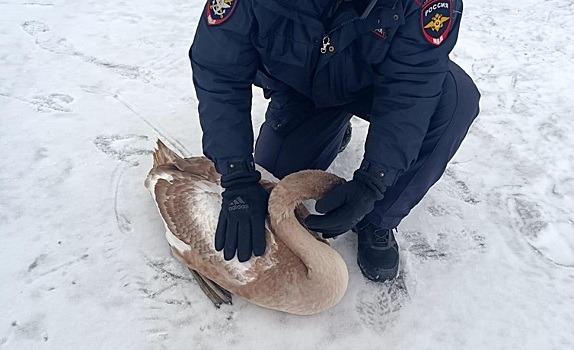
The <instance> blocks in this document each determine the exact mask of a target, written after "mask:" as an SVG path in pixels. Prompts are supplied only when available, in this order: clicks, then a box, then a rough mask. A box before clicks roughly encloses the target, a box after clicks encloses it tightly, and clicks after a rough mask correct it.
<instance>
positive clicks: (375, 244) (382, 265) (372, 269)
mask: <svg viewBox="0 0 574 350" xmlns="http://www.w3.org/2000/svg"><path fill="white" fill-rule="evenodd" d="M394 230H396V229H384V228H378V227H376V226H375V225H373V224H372V223H371V222H370V221H368V220H367V219H363V220H361V221H360V222H359V223H358V224H357V226H355V228H354V229H353V231H355V232H356V233H357V235H358V237H359V252H358V253H357V263H358V264H359V267H360V268H361V272H362V273H363V275H365V277H367V278H368V279H370V280H371V281H374V282H384V281H389V280H392V279H394V278H395V277H397V274H398V272H399V245H398V244H397V241H396V240H395V235H394V233H393V231H394Z"/></svg>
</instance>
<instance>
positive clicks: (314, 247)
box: [269, 170, 346, 273]
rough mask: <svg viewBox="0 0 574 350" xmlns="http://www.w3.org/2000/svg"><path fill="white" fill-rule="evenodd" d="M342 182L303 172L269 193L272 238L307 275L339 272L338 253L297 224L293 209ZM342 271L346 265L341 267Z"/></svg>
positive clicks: (340, 260) (282, 182)
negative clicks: (298, 259) (320, 271)
mask: <svg viewBox="0 0 574 350" xmlns="http://www.w3.org/2000/svg"><path fill="white" fill-rule="evenodd" d="M342 181H343V180H341V179H339V178H338V177H337V176H335V175H333V174H329V173H326V172H323V171H318V170H306V171H302V172H298V173H295V174H292V175H289V176H287V177H286V178H284V179H283V180H282V181H281V182H280V183H279V184H278V185H277V186H276V187H275V188H274V189H273V191H272V192H271V197H270V198H269V214H270V217H271V225H272V226H273V229H274V230H273V231H274V233H275V235H276V236H277V237H278V238H279V239H280V240H281V241H283V243H285V245H286V246H287V247H288V248H289V249H290V250H291V251H292V252H293V253H294V254H295V255H296V256H298V257H299V258H300V259H301V261H302V262H303V263H304V264H305V266H306V267H307V269H308V272H309V273H312V272H313V271H316V272H319V271H318V270H319V269H322V270H325V269H326V268H334V269H340V268H341V264H342V265H344V261H343V260H342V259H341V257H340V256H339V254H338V253H336V252H335V251H334V250H333V249H332V248H331V247H329V246H328V245H327V244H325V243H323V242H319V241H318V240H317V239H315V237H313V236H312V235H311V234H310V233H309V232H308V231H307V230H306V229H305V228H304V227H303V226H301V224H300V223H299V221H298V220H297V218H296V216H295V213H294V211H295V208H296V206H297V205H299V204H300V203H302V202H303V201H305V200H308V199H319V198H321V197H322V196H323V195H324V194H325V193H327V192H328V191H329V190H330V189H331V188H333V187H335V186H336V185H338V184H340V183H341V182H342ZM345 270H346V265H345Z"/></svg>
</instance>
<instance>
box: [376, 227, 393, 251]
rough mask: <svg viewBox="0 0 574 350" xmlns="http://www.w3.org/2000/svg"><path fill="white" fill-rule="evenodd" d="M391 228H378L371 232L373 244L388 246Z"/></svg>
mask: <svg viewBox="0 0 574 350" xmlns="http://www.w3.org/2000/svg"><path fill="white" fill-rule="evenodd" d="M392 231H393V229H378V230H375V232H373V234H374V236H375V244H377V245H380V246H387V247H388V246H389V245H390V243H391V241H390V238H391V232H392Z"/></svg>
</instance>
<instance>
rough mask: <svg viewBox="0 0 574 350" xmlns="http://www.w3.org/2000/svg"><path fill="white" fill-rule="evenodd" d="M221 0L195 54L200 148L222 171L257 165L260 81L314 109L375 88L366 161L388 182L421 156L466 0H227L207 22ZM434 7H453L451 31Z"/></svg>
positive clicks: (202, 27) (448, 18)
mask: <svg viewBox="0 0 574 350" xmlns="http://www.w3.org/2000/svg"><path fill="white" fill-rule="evenodd" d="M217 1H223V0H209V1H208V3H207V5H206V8H205V9H204V13H203V15H202V17H201V19H200V21H199V26H198V29H197V32H196V35H195V39H194V42H193V45H192V47H191V49H190V59H191V63H192V68H193V81H194V85H195V89H196V92H197V98H198V100H199V116H200V122H201V126H202V129H203V150H204V153H205V155H206V156H207V157H209V158H210V159H212V160H213V161H214V162H215V163H216V166H217V169H218V171H219V172H220V173H226V171H227V169H226V168H227V167H226V164H228V162H230V161H237V160H243V159H245V160H247V161H248V162H250V163H252V159H253V158H252V152H253V130H252V124H251V98H252V90H251V89H252V85H253V84H254V83H255V81H257V82H258V85H262V86H263V87H266V88H268V89H271V90H280V89H284V88H285V87H286V86H288V87H290V88H292V89H294V90H296V91H298V92H300V93H302V94H304V95H306V96H308V97H311V98H312V100H313V101H314V102H315V105H316V106H317V107H327V106H340V105H344V104H347V103H349V102H351V101H353V100H356V99H358V98H359V97H360V96H361V95H362V94H364V93H365V91H366V90H367V89H370V91H371V93H372V94H373V102H372V108H371V111H370V115H369V119H370V127H369V133H368V136H367V140H366V143H365V154H364V159H365V160H366V161H367V162H369V163H371V164H375V165H377V166H378V167H379V168H381V169H384V171H385V172H386V175H387V176H385V181H386V182H387V184H388V185H391V184H392V183H394V182H395V179H396V177H398V176H400V174H401V173H403V172H404V171H405V170H406V169H408V167H409V166H410V165H411V164H412V163H413V162H414V161H415V160H416V157H417V154H418V152H419V149H420V147H421V143H422V140H423V138H424V136H425V134H426V132H427V129H428V125H429V121H430V118H431V116H432V114H433V113H434V111H435V109H436V107H437V105H438V101H439V98H440V96H441V92H442V85H443V80H444V78H445V76H446V73H447V72H448V71H449V58H448V55H449V52H450V51H451V50H452V48H453V46H454V44H455V42H456V39H457V35H458V27H459V22H460V14H461V13H462V1H461V0H427V1H424V0H421V1H416V0H378V1H377V2H376V3H374V7H372V9H371V10H370V11H369V10H368V9H366V10H365V11H363V10H362V9H358V10H357V9H356V8H355V6H349V4H350V3H346V2H341V1H337V0H227V1H226V3H227V4H228V5H230V6H228V8H227V10H228V13H227V14H226V15H225V16H223V17H222V18H223V19H224V21H222V22H221V23H218V24H213V22H211V23H212V24H209V23H208V17H209V16H208V15H209V14H210V5H213V4H215V3H217ZM437 3H438V4H439V5H437ZM445 4H446V5H445ZM371 5H372V4H371ZM433 6H434V7H433ZM366 7H368V6H366ZM437 7H439V8H440V7H442V9H440V11H435V10H436V8H437ZM445 7H448V9H445ZM433 11H435V12H436V13H439V12H440V13H442V14H445V13H447V15H445V16H442V17H441V18H442V19H439V27H442V29H441V31H442V32H443V33H444V32H446V33H447V35H444V36H443V37H441V38H438V39H437V38H436V37H435V38H434V39H433V38H432V35H433V32H432V31H431V29H432V26H431V25H432V23H430V21H431V20H436V19H437V17H433ZM441 11H442V12H441ZM445 11H449V12H445ZM364 15H366V17H365V18H361V17H362V16H364ZM435 16H436V14H435ZM427 22H428V23H427ZM441 23H442V24H441ZM425 26H426V27H427V29H425V28H424V27H425ZM429 26H431V27H429ZM447 26H448V27H447ZM439 27H437V29H438V28H439ZM429 28H430V29H429ZM425 30H426V33H430V34H431V38H430V39H431V40H429V36H428V35H427V34H425ZM425 35H426V37H425ZM325 38H327V39H328V42H329V45H328V46H327V49H326V50H324V51H325V53H321V48H324V47H325V45H324V41H325ZM433 40H434V42H433ZM331 47H332V48H331Z"/></svg>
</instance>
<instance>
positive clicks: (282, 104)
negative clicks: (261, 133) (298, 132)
mask: <svg viewBox="0 0 574 350" xmlns="http://www.w3.org/2000/svg"><path fill="white" fill-rule="evenodd" d="M313 109H314V106H313V102H312V101H311V100H309V99H307V98H306V97H305V96H303V95H300V94H298V93H294V94H293V95H291V96H285V93H284V92H282V91H281V92H278V93H277V96H273V97H272V98H271V102H270V103H269V107H268V108H267V112H266V113H265V122H266V123H269V126H270V127H271V128H272V129H273V130H274V131H275V132H276V133H277V135H279V136H281V137H285V136H287V135H288V134H289V133H291V132H292V131H293V130H294V129H295V128H297V127H298V126H299V125H301V123H303V122H304V121H305V120H306V119H308V118H310V116H311V115H312V113H313Z"/></svg>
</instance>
